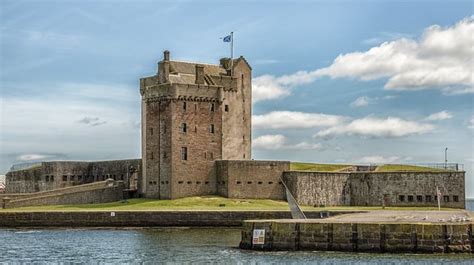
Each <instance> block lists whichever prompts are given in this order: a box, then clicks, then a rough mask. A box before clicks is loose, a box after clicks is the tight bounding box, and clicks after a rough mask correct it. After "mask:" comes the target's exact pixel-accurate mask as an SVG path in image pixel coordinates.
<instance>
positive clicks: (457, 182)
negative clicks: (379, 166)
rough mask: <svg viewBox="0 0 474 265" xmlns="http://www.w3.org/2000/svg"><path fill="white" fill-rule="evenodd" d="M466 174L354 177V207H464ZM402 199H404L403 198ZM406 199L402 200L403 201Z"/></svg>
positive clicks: (372, 173) (398, 173)
mask: <svg viewBox="0 0 474 265" xmlns="http://www.w3.org/2000/svg"><path fill="white" fill-rule="evenodd" d="M464 174H465V173H464V172H450V171H444V172H443V171H440V172H371V173H352V174H351V205H371V206H372V205H381V204H382V201H383V200H384V198H385V204H386V205H388V206H433V207H435V206H437V204H438V203H437V195H436V186H438V188H439V190H440V192H441V196H442V197H441V198H440V199H441V205H442V207H452V208H465V191H464V186H465V185H464ZM401 196H402V197H401ZM402 199H403V200H402Z"/></svg>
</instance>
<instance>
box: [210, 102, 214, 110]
mask: <svg viewBox="0 0 474 265" xmlns="http://www.w3.org/2000/svg"><path fill="white" fill-rule="evenodd" d="M210 108H211V112H214V110H215V104H214V103H211V106H210Z"/></svg>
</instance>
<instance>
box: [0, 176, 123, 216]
mask: <svg viewBox="0 0 474 265" xmlns="http://www.w3.org/2000/svg"><path fill="white" fill-rule="evenodd" d="M124 188H125V185H124V183H123V181H115V180H113V179H107V180H105V181H99V182H94V183H89V184H83V185H77V186H72V187H67V188H61V189H54V190H49V191H43V192H35V193H29V194H27V195H23V196H21V197H15V196H12V198H10V197H8V194H5V195H3V196H2V197H3V199H2V204H1V206H2V208H5V209H7V208H17V207H26V206H45V205H60V204H88V203H106V202H114V201H119V200H122V199H123V190H124Z"/></svg>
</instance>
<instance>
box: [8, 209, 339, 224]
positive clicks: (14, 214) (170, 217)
mask: <svg viewBox="0 0 474 265" xmlns="http://www.w3.org/2000/svg"><path fill="white" fill-rule="evenodd" d="M20 210H21V209H18V210H16V209H15V211H10V210H8V209H6V210H0V228H5V227H150V226H158V227H163V226H174V227H176V226H186V227H189V226H208V227H211V226H213V227H215V226H235V227H240V226H242V221H243V220H249V219H252V220H255V219H286V218H291V213H290V212H289V211H116V212H110V211H73V212H68V211H61V212H53V211H51V212H32V211H28V212H22V211H20ZM305 214H306V216H307V217H308V218H321V216H322V213H321V212H307V213H305ZM334 214H341V213H339V212H338V213H334Z"/></svg>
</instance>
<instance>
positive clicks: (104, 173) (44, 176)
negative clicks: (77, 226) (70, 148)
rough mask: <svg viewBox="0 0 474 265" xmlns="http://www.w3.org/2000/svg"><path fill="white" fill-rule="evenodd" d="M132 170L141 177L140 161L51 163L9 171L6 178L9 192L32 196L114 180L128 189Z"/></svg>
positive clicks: (7, 191)
mask: <svg viewBox="0 0 474 265" xmlns="http://www.w3.org/2000/svg"><path fill="white" fill-rule="evenodd" d="M131 167H133V168H134V169H135V170H136V171H137V172H138V174H137V175H138V176H135V177H136V178H139V177H140V176H139V175H140V172H141V171H140V169H141V159H129V160H111V161H94V162H79V161H51V162H42V163H41V164H40V165H38V166H35V167H32V168H28V169H23V170H16V171H10V172H8V173H7V175H6V193H32V192H41V191H47V190H52V189H58V188H64V187H70V186H75V185H81V184H86V183H92V182H96V181H103V180H105V179H108V178H111V179H115V180H123V181H124V183H125V188H129V186H128V184H129V179H130V177H131V176H132V174H131V172H130V168H131Z"/></svg>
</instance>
